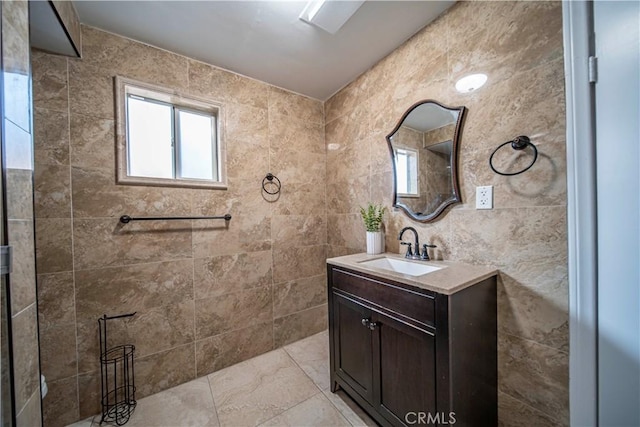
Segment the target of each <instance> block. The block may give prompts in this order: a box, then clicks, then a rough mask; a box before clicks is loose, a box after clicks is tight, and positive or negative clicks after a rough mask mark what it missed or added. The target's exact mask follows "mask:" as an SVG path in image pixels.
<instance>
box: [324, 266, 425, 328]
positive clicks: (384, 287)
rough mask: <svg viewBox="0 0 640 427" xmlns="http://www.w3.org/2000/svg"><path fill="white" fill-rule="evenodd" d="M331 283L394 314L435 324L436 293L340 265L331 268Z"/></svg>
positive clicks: (336, 287) (335, 287) (334, 286)
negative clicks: (371, 275)
mask: <svg viewBox="0 0 640 427" xmlns="http://www.w3.org/2000/svg"><path fill="white" fill-rule="evenodd" d="M331 282H332V286H333V288H334V289H340V290H342V291H344V292H346V293H348V294H351V295H354V296H356V297H358V298H361V299H363V300H366V301H368V302H370V303H373V304H375V305H377V306H380V307H383V308H385V309H387V310H389V311H391V312H393V313H396V314H399V315H401V316H403V317H408V318H411V319H413V320H415V321H418V322H420V323H423V324H425V325H430V326H434V327H435V297H434V296H431V295H426V294H422V293H418V292H415V291H412V290H409V289H405V288H401V287H399V286H396V285H393V284H391V283H385V282H382V281H380V280H375V279H370V278H368V277H364V276H361V275H359V274H357V273H355V272H351V271H346V270H341V269H337V268H333V269H332V270H331Z"/></svg>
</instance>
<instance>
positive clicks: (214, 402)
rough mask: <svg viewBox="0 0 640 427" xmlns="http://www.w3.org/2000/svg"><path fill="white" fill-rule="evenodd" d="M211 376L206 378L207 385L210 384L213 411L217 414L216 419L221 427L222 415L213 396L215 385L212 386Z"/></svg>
mask: <svg viewBox="0 0 640 427" xmlns="http://www.w3.org/2000/svg"><path fill="white" fill-rule="evenodd" d="M210 375H211V374H208V375H205V378H206V379H207V384H209V393H211V402H213V411H214V412H215V413H216V419H217V420H218V425H220V414H219V413H218V405H216V398H215V396H214V395H213V384H211V379H209V376H210Z"/></svg>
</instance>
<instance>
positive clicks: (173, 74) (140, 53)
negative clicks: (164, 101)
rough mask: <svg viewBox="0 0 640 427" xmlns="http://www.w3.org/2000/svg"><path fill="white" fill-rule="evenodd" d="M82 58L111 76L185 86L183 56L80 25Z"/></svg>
mask: <svg viewBox="0 0 640 427" xmlns="http://www.w3.org/2000/svg"><path fill="white" fill-rule="evenodd" d="M82 61H83V62H85V63H87V64H90V65H91V66H92V67H96V68H97V69H101V70H109V71H111V72H112V74H114V75H115V74H118V75H122V76H124V77H129V78H132V79H137V80H141V81H143V82H147V83H153V84H157V85H160V86H166V87H167V88H169V89H186V88H187V86H188V65H187V62H188V60H187V58H186V57H184V56H180V55H177V54H174V53H171V52H169V51H167V50H163V49H158V48H155V47H152V46H149V45H146V44H144V43H140V42H136V41H134V40H131V39H127V38H124V37H120V36H117V35H115V34H111V33H107V32H104V31H100V30H98V29H96V28H92V27H88V26H85V25H83V26H82Z"/></svg>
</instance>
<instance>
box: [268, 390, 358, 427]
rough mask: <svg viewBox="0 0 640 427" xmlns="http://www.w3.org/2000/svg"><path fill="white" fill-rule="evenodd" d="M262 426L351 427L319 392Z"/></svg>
mask: <svg viewBox="0 0 640 427" xmlns="http://www.w3.org/2000/svg"><path fill="white" fill-rule="evenodd" d="M260 425H261V426H303V425H304V426H345V427H346V426H349V427H351V423H349V422H348V421H347V420H346V418H344V417H343V416H342V415H341V414H340V412H338V410H337V409H336V408H335V406H333V405H332V404H331V402H329V400H328V399H327V398H326V396H325V395H324V394H322V393H320V392H318V393H317V394H316V395H315V396H313V397H311V398H310V399H308V400H305V401H304V402H302V403H300V404H298V405H296V406H294V407H293V408H291V409H288V410H287V411H285V412H283V413H282V414H280V415H278V416H276V417H274V418H272V419H270V420H269V421H267V422H266V423H263V424H260Z"/></svg>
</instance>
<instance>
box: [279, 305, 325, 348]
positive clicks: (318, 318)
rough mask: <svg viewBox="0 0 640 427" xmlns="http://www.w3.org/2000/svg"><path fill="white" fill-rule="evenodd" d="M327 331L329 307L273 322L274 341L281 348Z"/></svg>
mask: <svg viewBox="0 0 640 427" xmlns="http://www.w3.org/2000/svg"><path fill="white" fill-rule="evenodd" d="M325 329H327V305H326V304H323V305H320V306H317V307H313V308H310V309H308V310H304V311H299V312H297V313H294V314H291V315H288V316H285V317H280V318H278V319H275V320H274V322H273V341H274V346H275V347H281V346H283V345H286V344H290V343H292V342H294V341H297V340H300V339H302V338H305V337H308V336H309V335H313V334H317V333H318V332H320V331H323V330H325Z"/></svg>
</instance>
